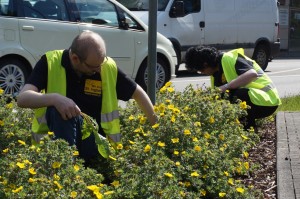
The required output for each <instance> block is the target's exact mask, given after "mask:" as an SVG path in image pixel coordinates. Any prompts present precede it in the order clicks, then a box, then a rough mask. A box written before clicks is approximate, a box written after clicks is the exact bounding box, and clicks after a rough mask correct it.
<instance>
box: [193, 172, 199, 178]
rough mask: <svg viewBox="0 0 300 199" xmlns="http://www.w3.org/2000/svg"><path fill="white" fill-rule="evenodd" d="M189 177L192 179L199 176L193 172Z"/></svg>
mask: <svg viewBox="0 0 300 199" xmlns="http://www.w3.org/2000/svg"><path fill="white" fill-rule="evenodd" d="M191 176H192V177H198V176H199V174H198V173H197V171H195V172H193V173H191Z"/></svg>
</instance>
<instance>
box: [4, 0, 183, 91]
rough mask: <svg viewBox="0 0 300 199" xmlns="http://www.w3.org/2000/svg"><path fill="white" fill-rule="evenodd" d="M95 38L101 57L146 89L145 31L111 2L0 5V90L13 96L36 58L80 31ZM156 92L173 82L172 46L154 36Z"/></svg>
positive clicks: (24, 0)
mask: <svg viewBox="0 0 300 199" xmlns="http://www.w3.org/2000/svg"><path fill="white" fill-rule="evenodd" d="M86 30H91V31H94V32H97V33H99V34H100V35H101V36H102V37H103V38H104V40H105V41H106V46H107V54H108V56H110V57H112V58H113V59H114V60H115V61H116V62H117V64H118V67H120V68H121V69H122V70H123V71H124V72H125V73H126V74H127V75H129V76H130V77H131V78H133V79H134V80H135V81H136V82H137V83H139V84H140V85H141V86H142V87H143V88H144V89H145V88H146V87H147V81H148V75H147V73H148V70H146V69H147V56H148V27H147V26H146V25H145V24H144V23H143V22H142V21H141V20H139V19H138V18H136V17H135V16H134V15H133V14H132V13H131V12H130V11H129V10H128V9H127V8H125V7H124V6H122V5H121V4H119V3H118V2H116V1H114V0H30V1H28V0H1V1H0V88H2V89H3V90H4V91H5V93H9V94H14V95H16V94H17V93H18V91H19V90H20V89H21V88H22V86H23V85H24V84H25V82H26V79H27V78H28V76H29V74H30V72H31V71H32V69H33V67H34V66H35V63H36V62H37V61H38V60H39V58H40V57H41V56H42V55H43V54H44V53H45V52H46V51H48V50H54V49H67V48H69V46H70V45H71V42H72V40H73V39H74V37H75V36H76V35H78V34H79V33H80V32H82V31H86ZM156 51H157V67H156V88H160V87H162V86H163V85H164V84H165V83H166V82H167V81H169V80H170V79H172V78H173V77H175V65H176V64H177V57H176V53H175V51H174V48H173V46H172V43H171V42H170V41H169V40H168V39H167V38H165V37H164V36H162V35H161V34H159V33H158V34H157V50H156Z"/></svg>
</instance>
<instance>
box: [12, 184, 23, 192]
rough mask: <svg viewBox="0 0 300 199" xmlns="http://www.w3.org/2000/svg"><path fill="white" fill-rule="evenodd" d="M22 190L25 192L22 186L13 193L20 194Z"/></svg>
mask: <svg viewBox="0 0 300 199" xmlns="http://www.w3.org/2000/svg"><path fill="white" fill-rule="evenodd" d="M22 190H23V186H20V187H19V188H17V189H14V190H12V192H13V193H19V192H20V191H22Z"/></svg>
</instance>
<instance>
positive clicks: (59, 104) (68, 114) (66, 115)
mask: <svg viewBox="0 0 300 199" xmlns="http://www.w3.org/2000/svg"><path fill="white" fill-rule="evenodd" d="M54 103H55V104H54V106H55V108H56V109H57V111H58V112H59V113H60V114H61V117H62V118H63V119H64V120H68V119H71V118H73V117H76V116H78V115H80V113H81V110H80V109H79V107H78V106H77V105H76V104H75V102H74V101H73V100H72V99H70V98H67V97H65V96H62V95H56V96H55V102H54Z"/></svg>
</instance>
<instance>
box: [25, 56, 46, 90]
mask: <svg viewBox="0 0 300 199" xmlns="http://www.w3.org/2000/svg"><path fill="white" fill-rule="evenodd" d="M47 78H48V63H47V58H46V55H43V56H42V57H41V59H40V60H39V61H38V62H37V63H36V65H35V67H34V69H33V71H32V72H31V74H30V76H29V78H28V80H27V84H32V85H34V86H36V87H37V88H38V90H39V91H41V90H43V89H46V88H47Z"/></svg>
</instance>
